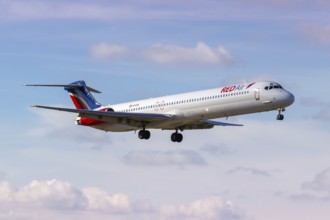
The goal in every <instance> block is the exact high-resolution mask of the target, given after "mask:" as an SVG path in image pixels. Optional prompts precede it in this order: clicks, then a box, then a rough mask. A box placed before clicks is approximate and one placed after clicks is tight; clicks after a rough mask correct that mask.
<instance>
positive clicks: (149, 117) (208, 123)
mask: <svg viewBox="0 0 330 220" xmlns="http://www.w3.org/2000/svg"><path fill="white" fill-rule="evenodd" d="M32 107H34V108H44V109H51V110H57V111H64V112H71V113H78V116H79V117H85V118H91V119H94V120H99V121H111V120H113V119H118V120H119V121H123V120H131V121H136V122H147V123H153V122H155V123H157V122H163V121H165V120H166V119H170V118H173V117H174V116H175V115H170V114H156V113H136V112H107V111H92V110H85V109H72V108H61V107H51V106H42V105H35V106H32ZM123 122H124V121H123ZM124 123H125V122H124ZM214 126H243V125H242V124H232V123H226V122H219V121H212V120H202V121H196V122H188V123H184V122H174V123H173V124H172V123H170V124H168V125H167V126H165V127H162V129H164V130H173V129H176V128H180V129H183V130H194V129H210V128H213V127H214Z"/></svg>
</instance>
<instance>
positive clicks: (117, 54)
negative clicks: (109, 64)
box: [91, 43, 130, 59]
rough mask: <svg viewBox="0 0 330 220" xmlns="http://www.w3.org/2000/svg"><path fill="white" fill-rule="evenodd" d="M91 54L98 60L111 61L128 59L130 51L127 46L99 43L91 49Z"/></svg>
mask: <svg viewBox="0 0 330 220" xmlns="http://www.w3.org/2000/svg"><path fill="white" fill-rule="evenodd" d="M91 54H92V56H93V57H95V58H97V59H111V58H123V57H127V56H129V55H130V51H129V49H128V48H127V47H125V46H120V45H115V44H106V43H99V44H96V45H93V46H92V47H91Z"/></svg>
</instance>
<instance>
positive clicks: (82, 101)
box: [64, 80, 102, 110]
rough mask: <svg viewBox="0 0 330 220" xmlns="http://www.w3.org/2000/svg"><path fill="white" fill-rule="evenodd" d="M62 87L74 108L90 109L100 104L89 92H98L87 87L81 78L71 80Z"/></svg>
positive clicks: (98, 106)
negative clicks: (71, 81) (74, 80)
mask: <svg viewBox="0 0 330 220" xmlns="http://www.w3.org/2000/svg"><path fill="white" fill-rule="evenodd" d="M64 89H65V90H66V91H68V93H69V95H70V98H71V100H72V102H73V104H74V105H75V107H76V109H88V110H92V109H96V108H100V107H101V106H102V105H101V104H100V103H99V102H97V101H96V99H95V98H94V97H93V95H92V94H91V92H96V93H100V92H99V91H97V90H95V89H93V88H90V87H87V86H86V83H85V82H84V81H82V80H80V81H76V82H73V83H71V84H69V85H68V86H65V87H64Z"/></svg>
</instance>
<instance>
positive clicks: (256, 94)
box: [254, 88, 260, 101]
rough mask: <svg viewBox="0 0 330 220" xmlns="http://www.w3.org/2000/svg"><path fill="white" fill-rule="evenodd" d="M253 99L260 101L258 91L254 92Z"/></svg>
mask: <svg viewBox="0 0 330 220" xmlns="http://www.w3.org/2000/svg"><path fill="white" fill-rule="evenodd" d="M254 98H255V99H256V101H259V100H260V89H259V88H258V89H255V90H254Z"/></svg>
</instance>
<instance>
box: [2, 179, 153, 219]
mask: <svg viewBox="0 0 330 220" xmlns="http://www.w3.org/2000/svg"><path fill="white" fill-rule="evenodd" d="M0 192H1V194H0V204H3V205H6V204H7V205H8V204H9V205H15V206H16V205H17V206H22V207H29V208H31V209H33V208H45V209H51V210H87V211H97V210H100V211H105V212H109V213H131V212H146V211H149V210H150V209H151V207H150V206H149V204H148V203H145V202H142V203H140V204H138V203H137V202H134V201H131V199H130V198H129V197H128V196H127V195H125V194H120V193H119V194H114V195H110V194H108V193H107V192H104V191H102V190H100V189H98V188H93V187H88V188H82V189H78V188H75V187H74V186H72V185H71V184H70V183H68V182H64V181H59V180H55V179H53V180H47V181H38V180H34V181H32V182H31V183H30V184H28V185H26V186H23V187H15V186H12V185H11V184H10V183H9V182H0Z"/></svg>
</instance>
